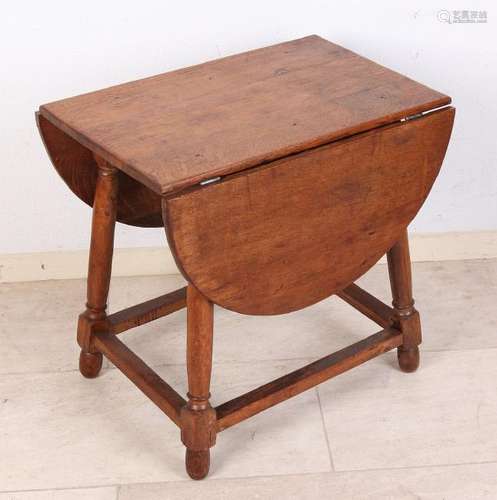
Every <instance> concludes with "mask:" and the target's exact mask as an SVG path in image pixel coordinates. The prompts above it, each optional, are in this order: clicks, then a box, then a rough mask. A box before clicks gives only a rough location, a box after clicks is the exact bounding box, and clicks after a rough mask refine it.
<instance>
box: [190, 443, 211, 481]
mask: <svg viewBox="0 0 497 500" xmlns="http://www.w3.org/2000/svg"><path fill="white" fill-rule="evenodd" d="M210 463H211V460H210V450H208V449H207V450H200V451H196V450H190V449H188V448H187V449H186V454H185V464H186V472H188V475H189V476H190V477H191V478H192V479H204V477H205V476H207V474H208V473H209V467H210Z"/></svg>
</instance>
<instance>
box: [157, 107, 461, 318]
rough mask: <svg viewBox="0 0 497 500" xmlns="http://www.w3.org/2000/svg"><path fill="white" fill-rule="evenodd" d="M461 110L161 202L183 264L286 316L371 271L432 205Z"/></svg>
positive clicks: (196, 275)
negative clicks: (426, 203) (430, 199)
mask: <svg viewBox="0 0 497 500" xmlns="http://www.w3.org/2000/svg"><path fill="white" fill-rule="evenodd" d="M453 120H454V109H453V108H445V109H443V110H440V111H435V112H433V113H430V114H427V115H425V116H424V117H422V118H419V119H415V120H409V121H407V122H402V123H399V124H396V125H389V126H386V127H384V128H381V129H376V130H373V131H370V132H367V133H364V134H359V135H356V136H354V137H351V138H348V139H344V140H342V141H338V142H335V143H333V144H330V145H327V146H323V147H320V148H317V149H314V150H311V151H306V152H304V153H301V154H298V155H294V156H292V157H289V158H286V159H284V160H279V161H276V162H273V163H270V164H268V165H265V166H262V167H259V168H255V169H252V170H250V171H249V172H244V173H239V174H236V175H233V176H228V177H226V178H224V179H223V180H222V181H220V182H218V183H214V184H210V185H206V186H203V187H197V188H194V189H191V190H190V191H187V192H184V193H180V194H177V195H173V196H171V197H168V198H165V199H164V200H163V212H164V215H163V217H164V221H165V226H166V233H167V236H168V240H169V244H170V247H171V249H172V252H173V255H175V258H176V263H177V264H178V266H179V268H180V269H181V270H182V272H183V274H184V276H185V278H186V279H187V280H188V281H189V282H190V283H193V284H194V285H195V287H196V288H197V289H198V290H200V292H201V293H202V294H204V295H205V296H206V297H208V298H209V299H210V300H211V301H212V302H214V303H216V304H219V305H220V306H223V307H225V308H227V309H231V310H233V311H237V312H240V313H246V314H279V313H286V312H290V311H293V310H298V309H300V308H302V307H305V306H308V305H311V304H313V303H315V302H318V301H320V300H322V299H324V298H326V297H328V296H329V295H331V294H333V293H335V292H337V291H339V290H341V289H343V288H344V287H345V286H347V285H348V284H350V283H351V282H352V281H354V280H355V279H357V278H358V277H359V276H361V275H362V274H363V273H364V272H366V271H367V269H369V268H370V267H371V266H372V265H373V264H374V263H375V262H376V261H377V260H378V259H379V258H380V257H381V256H382V255H383V254H384V253H385V252H386V251H387V250H388V249H389V248H390V247H391V246H392V245H393V244H394V243H395V241H396V240H397V239H398V238H399V237H400V234H401V233H402V231H403V230H404V229H405V228H406V226H407V225H408V224H409V222H410V221H411V220H412V218H413V217H414V216H415V215H416V213H417V212H418V210H419V208H420V207H421V205H422V204H423V202H424V200H425V198H426V196H427V195H428V193H429V190H430V188H431V186H432V184H433V182H434V180H435V178H436V176H437V174H438V171H439V168H440V166H441V163H442V160H443V158H444V155H445V151H446V148H447V144H448V141H449V137H450V133H451V130H452V124H453Z"/></svg>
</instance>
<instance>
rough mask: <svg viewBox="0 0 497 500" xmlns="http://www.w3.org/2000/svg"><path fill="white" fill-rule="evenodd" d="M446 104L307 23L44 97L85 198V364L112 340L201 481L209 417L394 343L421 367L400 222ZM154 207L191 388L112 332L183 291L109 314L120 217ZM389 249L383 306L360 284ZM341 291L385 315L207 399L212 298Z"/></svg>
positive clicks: (257, 305)
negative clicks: (172, 266) (169, 261)
mask: <svg viewBox="0 0 497 500" xmlns="http://www.w3.org/2000/svg"><path fill="white" fill-rule="evenodd" d="M449 103H450V98H449V97H447V96H445V95H443V94H440V93H438V92H435V91H433V90H431V89H429V88H427V87H424V86H423V85H420V84H418V83H416V82H413V81H412V80H410V79H408V78H406V77H404V76H402V75H399V74H397V73H395V72H393V71H390V70H388V69H386V68H383V67H381V66H379V65H377V64H375V63H373V62H371V61H368V60H367V59H365V58H362V57H360V56H358V55H356V54H354V53H352V52H350V51H348V50H346V49H343V48H342V47H339V46H337V45H334V44H332V43H330V42H327V41H325V40H323V39H321V38H319V37H316V36H312V37H306V38H303V39H301V40H295V41H292V42H287V43H284V44H280V45H276V46H273V47H267V48H265V49H260V50H256V51H252V52H249V53H245V54H240V55H237V56H232V57H228V58H225V59H221V60H218V61H213V62H210V63H206V64H203V65H199V66H195V67H192V68H186V69H183V70H179V71H175V72H171V73H167V74H163V75H158V76H156V77H152V78H148V79H144V80H139V81H136V82H131V83H128V84H124V85H120V86H116V87H111V88H109V89H105V90H102V91H98V92H93V93H90V94H85V95H83V96H79V97H75V98H70V99H65V100H63V101H59V102H55V103H50V104H47V105H44V106H42V107H41V108H40V112H39V113H38V114H37V120H38V126H39V129H40V133H41V135H42V138H43V140H44V143H45V145H46V148H47V151H48V153H49V155H50V157H51V159H52V162H53V164H54V166H55V168H56V169H57V171H58V172H59V173H60V175H61V176H62V178H63V179H64V180H65V182H66V183H67V184H68V185H69V187H70V188H71V189H72V190H73V192H74V193H75V194H76V195H77V196H79V197H80V198H81V199H82V200H84V201H85V202H86V203H88V204H90V205H93V223H92V240H91V249H90V259H89V271H88V303H87V308H86V311H85V312H84V313H83V314H81V315H80V318H79V323H78V342H79V344H80V346H81V349H82V350H81V356H80V370H81V373H83V375H85V376H87V377H93V376H96V375H97V373H98V372H99V370H100V368H101V364H102V354H104V355H105V356H106V357H107V358H108V359H109V360H110V361H111V362H112V363H114V364H115V365H116V366H117V367H118V368H119V369H120V370H121V371H122V372H123V373H124V374H125V375H126V376H127V377H128V378H129V379H130V380H131V381H132V382H133V383H134V384H135V385H136V386H137V387H138V388H139V389H140V390H142V391H143V392H144V393H145V394H146V395H147V396H148V397H149V398H150V399H151V400H152V401H153V402H154V403H155V404H156V405H157V406H158V407H159V408H161V409H162V411H163V412H164V413H165V414H166V415H168V416H169V417H170V418H171V419H172V420H173V421H174V422H175V423H176V424H177V425H178V426H179V427H180V428H181V439H182V442H183V443H184V444H185V446H186V457H185V462H186V469H187V471H188V474H190V476H191V477H192V478H194V479H201V478H203V477H205V476H206V475H207V473H208V470H209V460H210V448H211V447H212V446H213V445H214V444H215V441H216V433H217V432H219V431H221V430H223V429H226V428H228V427H230V426H232V425H234V424H236V423H238V422H240V421H242V420H244V419H246V418H248V417H250V416H252V415H255V414H256V413H258V412H260V411H263V410H265V409H267V408H269V407H271V406H273V405H275V404H277V403H279V402H281V401H284V400H286V399H288V398H290V397H292V396H294V395H296V394H298V393H300V392H302V391H304V390H306V389H309V388H310V387H313V386H315V385H316V384H319V383H321V382H323V381H324V380H327V379H329V378H331V377H334V376H336V375H338V374H340V373H343V372H345V371H346V370H349V369H351V368H353V367H355V366H357V365H359V364H361V363H363V362H365V361H367V360H369V359H371V358H373V357H375V356H377V355H379V354H381V353H383V352H385V351H387V350H390V349H393V348H397V352H398V357H399V364H400V367H401V369H402V370H404V371H413V370H414V369H416V368H417V365H418V363H419V350H418V345H419V343H420V342H421V329H420V323H419V314H418V313H417V311H416V310H415V309H414V306H413V304H414V301H413V300H412V286H411V271H410V258H409V248H408V241H407V232H406V227H407V224H408V223H409V222H410V220H411V219H412V218H413V217H414V215H415V214H416V212H417V211H418V210H419V208H420V206H421V205H422V203H423V201H424V199H425V198H426V196H427V194H428V192H429V190H430V188H431V186H432V184H433V181H434V179H435V177H436V175H437V173H438V169H439V168H440V164H441V162H442V159H443V157H444V154H445V150H446V147H447V143H448V140H449V136H450V133H451V129H452V124H453V119H454V109H453V108H449V107H445V108H444V109H442V110H439V111H433V109H434V108H436V107H441V106H446V105H447V104H449ZM417 113H422V114H421V117H418V118H416V119H414V118H413V117H412V116H411V115H414V114H417ZM117 169H118V170H117ZM217 176H219V177H220V178H219V179H218V180H217V181H214V182H210V183H208V184H205V183H202V185H200V181H205V180H211V181H212V179H211V178H212V177H217ZM118 184H119V196H118ZM162 217H164V222H165V223H166V224H165V226H166V232H167V237H168V239H169V242H170V246H171V249H172V252H173V254H174V255H175V258H176V261H177V263H178V265H179V267H180V268H181V270H182V272H183V274H184V275H185V277H186V278H187V280H188V282H189V285H188V288H187V292H186V305H187V312H188V324H187V372H188V401H185V399H184V398H182V397H181V396H180V395H179V394H178V393H177V392H176V391H174V389H172V388H171V387H170V386H169V385H168V384H167V383H166V382H165V381H164V380H162V379H161V378H160V377H159V376H158V375H157V374H156V373H155V372H154V371H153V370H152V369H151V368H150V367H148V366H147V365H146V364H145V363H144V362H143V361H142V360H141V359H140V358H139V357H138V356H136V355H135V354H134V353H133V352H132V351H130V350H129V349H128V348H127V347H126V346H125V345H124V344H123V343H122V342H121V341H120V340H119V339H118V338H117V337H116V334H118V333H121V332H123V331H125V330H128V329H129V328H133V327H136V326H139V325H142V324H145V323H147V322H149V321H153V320H155V319H157V318H159V317H161V316H164V315H165V314H169V313H172V312H174V311H176V310H178V309H180V308H182V307H185V289H182V290H178V291H176V292H173V293H170V294H166V295H163V296H161V297H158V298H156V299H152V300H149V301H146V302H144V303H142V304H138V305H137V306H133V307H130V308H127V309H124V310H122V311H119V312H117V313H114V314H112V315H107V313H106V301H107V295H108V290H109V280H110V274H111V263H112V249H113V236H114V226H115V221H116V219H117V220H120V221H123V222H125V223H129V224H133V225H138V226H140V225H142V226H161V225H163V220H162ZM387 251H388V265H389V274H390V282H391V286H392V295H393V309H392V308H390V307H388V306H387V305H385V304H383V303H382V302H381V301H379V300H378V299H376V298H375V297H373V296H372V295H370V294H369V293H367V292H366V291H364V290H362V289H361V288H359V287H358V286H357V285H355V284H353V283H352V282H353V281H354V279H356V278H357V277H359V276H360V275H361V274H363V273H364V272H365V271H366V270H367V269H368V268H369V267H370V266H371V265H372V264H374V262H376V261H377V260H378V259H379V258H380V256H381V255H382V254H384V253H385V252H387ZM333 293H337V294H338V295H339V296H340V297H341V298H342V299H344V300H346V301H347V302H348V303H349V304H351V305H352V306H353V307H355V308H356V309H357V310H359V311H360V312H362V313H363V314H365V315H366V316H367V317H369V318H370V319H372V320H373V321H376V322H377V323H378V324H380V325H381V326H382V327H384V330H382V331H381V332H379V333H377V334H375V335H373V336H371V337H369V338H367V339H364V340H363V341H361V342H358V343H356V344H354V345H352V346H349V347H347V348H345V349H342V350H341V351H338V352H336V353H334V354H331V355H329V356H326V357H324V358H322V359H320V360H318V361H316V362H314V363H311V364H310V365H308V366H305V367H303V368H301V369H299V370H296V371H294V372H292V373H290V374H287V375H285V376H283V377H280V378H278V379H276V380H274V381H272V382H269V383H268V384H265V385H263V386H261V387H259V388H257V389H255V390H253V391H250V392H248V393H247V394H244V395H242V396H240V397H237V398H235V399H233V400H231V401H228V402H226V403H224V404H222V405H220V406H218V407H217V408H216V409H214V408H212V407H211V405H210V403H209V398H210V393H209V388H210V377H211V370H212V341H213V303H218V304H220V305H222V306H224V307H227V308H229V309H233V310H235V311H239V312H245V313H251V314H276V313H283V312H288V311H292V310H296V309H300V308H302V307H305V306H306V305H310V304H312V303H314V302H317V301H318V300H321V299H323V298H325V297H327V296H329V295H331V294H333ZM90 425H91V423H90Z"/></svg>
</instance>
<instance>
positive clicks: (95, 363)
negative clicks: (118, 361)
mask: <svg viewBox="0 0 497 500" xmlns="http://www.w3.org/2000/svg"><path fill="white" fill-rule="evenodd" d="M101 368H102V354H101V353H99V352H96V353H91V352H84V351H81V353H80V354H79V371H80V372H81V375H83V377H86V378H95V377H96V376H97V375H98V374H99V373H100V369H101Z"/></svg>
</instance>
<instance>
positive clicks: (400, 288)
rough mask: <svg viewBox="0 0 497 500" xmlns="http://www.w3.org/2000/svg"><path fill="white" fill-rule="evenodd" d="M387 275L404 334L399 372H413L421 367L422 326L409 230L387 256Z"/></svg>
mask: <svg viewBox="0 0 497 500" xmlns="http://www.w3.org/2000/svg"><path fill="white" fill-rule="evenodd" d="M387 259H388V272H389V275H390V286H391V289H392V298H393V302H392V304H393V307H394V309H395V323H396V325H395V326H396V327H397V328H399V329H400V330H401V331H402V334H403V343H402V345H401V346H400V347H399V348H398V349H397V357H398V360H399V366H400V369H401V370H402V371H404V372H413V371H415V370H416V369H417V368H418V366H419V347H418V345H419V344H420V343H421V323H420V320H419V313H418V311H416V309H415V308H414V300H413V297H412V278H411V258H410V256H409V241H408V237H407V229H406V230H404V232H403V233H402V235H401V237H400V238H399V240H398V241H397V242H396V243H395V245H394V246H393V247H392V248H391V249H390V250H389V251H388V253H387Z"/></svg>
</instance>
